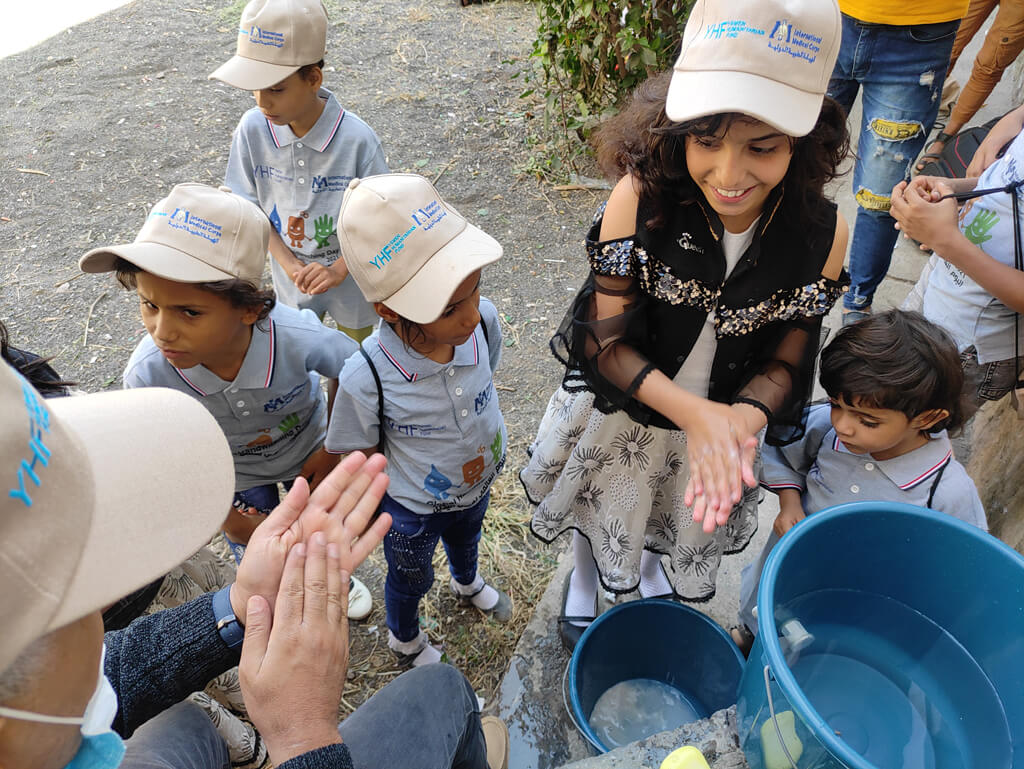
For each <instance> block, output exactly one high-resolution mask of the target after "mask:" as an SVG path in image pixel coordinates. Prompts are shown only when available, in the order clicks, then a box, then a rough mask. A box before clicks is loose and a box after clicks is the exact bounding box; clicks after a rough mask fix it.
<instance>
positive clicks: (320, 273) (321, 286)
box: [292, 259, 348, 296]
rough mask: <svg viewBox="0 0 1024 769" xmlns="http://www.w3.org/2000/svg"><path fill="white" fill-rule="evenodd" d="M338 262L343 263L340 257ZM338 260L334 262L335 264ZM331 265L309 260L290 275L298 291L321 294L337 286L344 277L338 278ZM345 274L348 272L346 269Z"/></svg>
mask: <svg viewBox="0 0 1024 769" xmlns="http://www.w3.org/2000/svg"><path fill="white" fill-rule="evenodd" d="M338 262H341V263H342V266H344V264H345V263H344V261H342V260H341V259H339V260H338ZM338 262H335V264H337V263H338ZM333 266H334V265H332V266H331V267H324V266H323V265H322V264H320V263H319V262H310V263H309V264H307V265H306V266H305V267H303V268H302V269H301V270H298V271H297V272H295V273H294V274H293V275H292V280H293V281H294V282H295V285H296V287H298V289H299V291H301V292H302V293H304V294H309V295H310V296H312V295H314V294H323V293H324V292H326V291H329V290H330V289H332V288H334V287H335V286H337V285H338V284H339V283H341V281H343V280H344V279H345V277H344V276H342V277H340V278H339V277H338V274H337V272H335V271H334V270H333V269H332V268H333ZM345 274H346V275H347V274H348V271H347V270H346V272H345Z"/></svg>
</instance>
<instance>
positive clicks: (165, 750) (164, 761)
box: [120, 702, 231, 769]
mask: <svg viewBox="0 0 1024 769" xmlns="http://www.w3.org/2000/svg"><path fill="white" fill-rule="evenodd" d="M125 747H126V748H127V750H126V751H125V755H124V760H123V761H122V762H121V764H120V769H227V767H230V766H231V759H230V758H229V757H228V746H227V745H225V744H224V740H223V739H222V738H221V736H220V735H219V734H217V730H216V729H215V728H214V726H213V722H212V721H211V720H210V717H209V716H207V715H206V713H205V712H203V710H202V708H200V707H199V706H198V705H194V704H193V703H191V702H179V703H178V704H177V705H175V706H173V707H171V708H168V709H167V710H165V711H164V712H163V713H160V714H159V715H158V716H155V717H154V718H151V719H150V720H149V721H147V722H146V723H144V724H143V725H142V726H140V727H139V728H138V729H136V730H135V734H133V735H132V736H131V737H130V738H129V739H128V740H126V741H125Z"/></svg>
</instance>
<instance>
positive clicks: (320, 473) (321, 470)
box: [299, 446, 340, 491]
mask: <svg viewBox="0 0 1024 769" xmlns="http://www.w3.org/2000/svg"><path fill="white" fill-rule="evenodd" d="M339 459H340V457H339V455H337V454H331V453H330V452H328V451H327V449H325V448H323V447H322V446H321V447H320V448H319V449H317V450H316V451H314V452H313V453H312V454H310V455H309V459H307V460H306V461H305V463H303V465H302V469H301V470H299V474H300V475H301V476H302V477H303V478H305V479H306V482H307V483H308V484H309V490H310V491H312V490H313V489H315V488H316V487H317V486H319V485H320V481H322V480H323V479H324V478H326V477H327V474H328V473H329V472H331V470H333V469H334V468H335V466H336V465H337V464H338V460H339Z"/></svg>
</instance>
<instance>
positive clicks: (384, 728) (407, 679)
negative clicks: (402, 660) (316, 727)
mask: <svg viewBox="0 0 1024 769" xmlns="http://www.w3.org/2000/svg"><path fill="white" fill-rule="evenodd" d="M338 732H339V733H340V734H341V739H342V740H343V741H344V742H345V744H346V745H348V750H349V753H351V754H352V763H353V764H355V765H356V766H365V767H415V769H487V746H486V744H485V743H484V735H483V732H482V731H481V729H480V711H479V708H478V706H477V699H476V694H474V693H473V687H472V686H470V684H469V681H467V680H466V677H465V676H464V675H462V673H460V672H459V671H458V670H456V669H455V668H453V667H450V666H448V665H444V664H437V665H424V666H423V667H419V668H413V669H412V670H410V671H409V672H408V673H403V674H402V675H400V676H399V677H398V678H396V679H395V680H394V681H392V682H391V683H390V684H388V685H387V686H385V687H384V688H383V689H381V690H380V691H379V692H377V693H376V694H375V695H373V696H372V697H370V699H368V700H367V701H366V702H364V703H363V704H362V705H360V706H359V707H358V708H357V709H356V711H355V712H354V713H353V714H352V715H350V716H349V717H348V718H346V719H345V720H344V721H342V722H341V724H340V725H339V726H338Z"/></svg>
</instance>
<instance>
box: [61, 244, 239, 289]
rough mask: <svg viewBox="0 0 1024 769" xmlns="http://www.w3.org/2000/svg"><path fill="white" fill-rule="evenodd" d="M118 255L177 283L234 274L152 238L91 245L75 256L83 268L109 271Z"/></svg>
mask: <svg viewBox="0 0 1024 769" xmlns="http://www.w3.org/2000/svg"><path fill="white" fill-rule="evenodd" d="M118 257H120V258H121V259H124V260H125V261H126V262H131V263H132V264H134V265H135V266H136V267H138V268H139V269H142V270H145V271H146V272H150V273H152V274H154V275H157V276H159V277H161V278H166V279H167V280H176V281H178V282H180V283H213V282H215V281H218V280H234V279H235V277H236V276H235V275H232V274H231V273H229V272H224V270H218V269H217V268H216V267H211V266H210V265H208V264H207V263H206V262H203V261H200V260H199V259H196V258H195V257H194V256H192V255H191V254H186V253H185V252H184V251H180V250H178V249H177V248H172V247H171V246H165V245H163V244H162V243H151V242H148V243H126V244H124V245H123V246H104V247H102V248H94V249H93V250H92V251H89V252H88V253H87V254H85V255H84V256H82V258H81V259H79V260H78V266H79V268H80V269H81V270H82V272H111V271H112V270H113V269H114V266H115V264H116V263H117V259H118Z"/></svg>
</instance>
